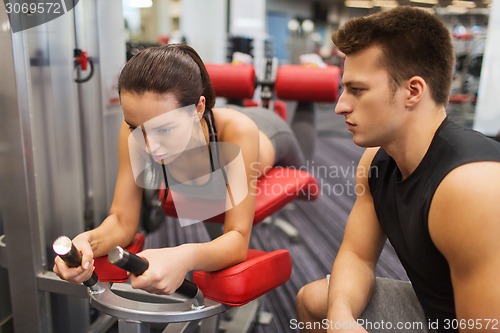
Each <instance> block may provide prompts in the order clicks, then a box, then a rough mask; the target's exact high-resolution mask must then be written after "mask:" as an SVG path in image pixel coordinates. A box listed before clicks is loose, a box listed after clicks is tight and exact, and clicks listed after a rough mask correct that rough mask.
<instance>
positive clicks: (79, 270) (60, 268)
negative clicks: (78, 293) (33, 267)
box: [53, 233, 94, 283]
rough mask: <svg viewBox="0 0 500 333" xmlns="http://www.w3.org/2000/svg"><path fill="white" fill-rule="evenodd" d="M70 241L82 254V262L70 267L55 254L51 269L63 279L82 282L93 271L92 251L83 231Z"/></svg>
mask: <svg viewBox="0 0 500 333" xmlns="http://www.w3.org/2000/svg"><path fill="white" fill-rule="evenodd" d="M72 242H73V244H74V245H75V247H76V248H77V249H78V251H80V253H81V255H82V264H81V265H80V266H78V267H75V268H70V267H68V266H67V265H66V263H65V262H64V261H63V260H62V259H61V257H59V256H57V257H56V258H55V259H54V268H53V271H54V273H56V274H57V276H59V277H60V278H61V279H63V280H66V281H69V282H73V283H82V282H84V281H87V280H88V279H89V278H90V277H91V276H92V272H93V271H94V253H93V252H92V247H91V246H90V243H89V239H88V236H87V235H86V234H85V233H83V234H80V235H78V236H76V237H75V238H74V239H73V240H72Z"/></svg>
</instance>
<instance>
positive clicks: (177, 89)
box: [118, 44, 215, 110]
mask: <svg viewBox="0 0 500 333" xmlns="http://www.w3.org/2000/svg"><path fill="white" fill-rule="evenodd" d="M124 91H127V92H132V93H136V94H142V93H145V92H153V93H157V94H164V93H171V94H173V95H174V96H175V97H176V99H177V101H178V102H179V103H180V104H181V106H187V105H191V104H197V103H198V100H199V98H200V96H205V99H206V108H207V109H208V110H211V109H212V108H213V107H214V105H215V93H214V90H213V88H212V84H211V83H210V78H209V76H208V73H207V69H206V68H205V65H204V64H203V61H202V60H201V58H200V56H199V55H198V53H197V52H196V51H195V50H194V49H193V48H192V47H190V46H188V45H186V44H170V45H167V46H162V47H151V48H147V49H144V50H142V51H141V52H139V53H137V54H136V55H135V56H133V57H132V59H130V60H129V61H128V62H127V63H126V64H125V66H124V67H123V69H122V71H121V73H120V78H119V79H118V93H119V94H121V93H122V92H124Z"/></svg>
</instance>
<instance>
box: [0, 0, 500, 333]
mask: <svg viewBox="0 0 500 333" xmlns="http://www.w3.org/2000/svg"><path fill="white" fill-rule="evenodd" d="M68 1H69V0H68ZM68 1H66V3H68ZM55 2H57V1H55ZM75 2H77V4H76V6H75V7H74V9H72V10H68V12H67V13H66V14H64V15H62V16H60V17H58V18H56V19H54V20H52V21H50V22H47V23H44V24H42V25H39V26H36V27H33V28H30V29H26V30H23V31H19V32H15V33H14V32H12V30H11V28H10V25H9V18H8V16H7V12H6V8H5V7H4V6H3V5H0V45H1V47H0V73H2V80H0V105H1V106H0V114H1V115H2V122H0V161H1V162H0V180H1V181H0V332H1V333H5V332H14V331H15V332H86V331H88V329H89V325H90V318H92V316H93V315H94V313H93V310H92V308H90V306H89V304H88V300H87V299H85V298H84V297H75V296H73V295H70V294H71V292H70V291H68V292H67V293H66V292H65V288H66V287H65V286H64V283H61V282H58V281H55V280H54V281H49V280H48V279H46V274H47V273H48V271H50V269H51V268H52V262H53V254H52V251H51V244H52V242H53V240H54V239H55V238H56V237H57V236H59V235H63V234H64V235H68V236H74V235H76V234H77V233H79V232H81V231H83V230H85V229H86V228H91V227H92V226H95V225H97V224H99V223H100V222H101V221H102V219H103V218H104V217H105V216H106V215H107V212H108V209H109V206H110V204H111V199H112V196H113V190H114V182H115V177H116V171H117V169H118V162H117V138H118V131H119V126H120V120H121V119H122V114H121V110H120V104H119V100H118V95H117V92H116V79H117V76H118V74H119V72H120V69H121V67H122V66H123V64H124V63H125V61H126V60H127V58H128V57H130V56H132V55H133V54H134V53H135V52H137V50H140V49H142V48H145V47H149V46H153V45H163V44H166V43H174V42H187V43H188V44H190V45H191V46H193V47H194V48H195V49H196V50H197V51H198V52H199V53H200V55H201V57H202V58H203V59H204V61H205V62H206V63H226V62H232V61H234V59H233V54H234V52H236V51H238V52H242V53H247V54H250V55H251V56H252V63H253V64H254V66H255V70H256V72H257V75H258V76H262V75H263V68H264V61H265V59H266V58H269V57H275V58H277V59H278V62H279V65H284V64H299V63H300V62H301V57H300V56H301V55H303V54H316V55H318V56H319V58H321V60H322V62H324V63H325V64H327V65H334V66H340V67H341V66H342V56H341V55H340V54H339V53H337V52H336V50H335V47H334V46H333V45H332V43H331V41H330V35H331V33H332V32H333V31H335V29H337V28H338V27H339V26H340V25H341V24H342V23H343V22H345V21H346V20H348V19H349V18H351V17H354V16H360V15H365V14H368V13H373V12H376V11H380V10H385V9H386V8H391V7H393V6H398V5H411V6H419V7H422V8H425V9H426V10H429V11H432V12H433V13H434V14H435V15H437V16H439V17H440V18H441V19H442V20H443V22H445V24H446V25H447V26H448V27H449V29H450V32H451V33H452V36H453V42H454V45H455V50H456V59H457V66H456V71H455V81H454V84H453V87H452V94H451V98H450V104H449V108H448V115H449V117H450V118H451V119H452V120H454V121H456V122H458V123H460V124H462V125H465V126H467V127H470V128H474V129H476V130H479V131H481V132H483V133H484V134H486V135H488V136H490V137H496V138H498V136H499V134H500V108H499V105H500V103H499V100H498V87H499V86H500V67H499V66H500V65H499V64H500V46H499V45H498V42H497V43H495V41H498V40H500V39H499V38H500V3H499V1H498V0H475V1H461V0H418V1H417V0H412V1H408V0H399V1H396V0H345V1H344V0H322V1H320V0H303V1H294V0H252V1H246V0H215V1H198V0H143V1H141V0H106V1H104V0H100V1H97V0H80V1H75ZM408 33H409V34H411V32H408ZM75 49H78V50H83V51H84V52H86V54H88V56H89V57H90V59H91V60H92V61H93V62H92V65H93V66H92V67H93V73H92V77H88V75H90V74H89V70H86V71H83V70H81V68H78V66H76V67H75V59H77V58H75V55H74V50H75ZM87 79H88V80H87ZM77 81H79V82H77ZM255 98H256V99H259V91H256V94H255ZM286 104H287V110H288V119H289V120H290V121H291V119H293V112H294V108H295V104H296V103H294V101H291V100H290V101H286ZM333 109H334V104H333V103H316V107H315V113H316V114H315V119H316V127H315V129H316V132H317V137H316V141H315V147H314V156H313V161H314V163H316V166H317V167H318V170H320V169H319V167H320V166H329V167H331V166H335V167H337V168H343V169H344V170H350V169H349V168H352V167H353V166H355V165H356V163H357V161H358V159H359V157H360V155H361V152H362V150H361V149H360V148H359V147H356V146H355V145H354V144H353V143H352V142H351V140H350V136H349V133H348V132H347V131H346V130H345V128H344V126H343V122H342V119H337V117H336V116H335V115H334V113H333ZM314 176H316V177H317V178H318V180H319V181H320V184H322V185H328V186H329V188H334V186H335V185H339V187H337V188H338V189H340V188H342V189H344V191H342V193H334V194H330V195H323V196H321V198H320V199H319V200H317V201H316V202H313V203H311V202H297V203H295V205H294V206H293V207H292V208H289V209H284V210H283V211H282V212H281V213H280V215H281V217H282V218H284V219H286V220H288V221H289V222H290V223H292V224H293V225H294V226H295V227H296V228H297V229H298V231H299V234H300V239H299V240H298V241H297V240H295V241H293V240H291V239H289V238H287V237H286V236H285V235H284V234H282V233H279V232H276V231H275V230H273V229H272V226H257V227H256V228H255V234H254V235H253V236H252V237H253V238H252V247H254V248H262V249H264V250H270V249H276V248H285V249H288V250H289V251H290V253H291V255H292V259H293V269H294V270H293V273H292V278H291V279H290V281H289V282H287V283H286V284H285V285H283V286H281V287H279V288H277V289H276V290H273V291H272V292H270V293H268V294H267V295H266V296H265V300H266V302H264V309H265V310H266V311H269V312H271V313H272V314H273V315H274V318H273V320H272V322H271V323H270V324H268V325H256V326H255V327H254V331H255V332H288V331H290V330H291V329H290V328H289V322H290V319H291V318H294V317H295V314H294V312H293V311H294V305H293V302H294V296H295V294H296V292H297V291H298V289H299V288H300V286H301V285H303V284H305V283H307V282H310V281H312V280H314V279H318V278H321V277H323V276H324V275H325V274H326V273H328V272H329V271H330V268H331V264H332V262H333V259H334V258H335V254H336V251H337V250H338V246H339V244H340V241H341V239H342V233H343V226H344V223H345V220H346V217H347V214H348V212H349V210H350V208H351V206H352V204H353V200H354V197H353V195H352V194H353V191H349V185H346V184H349V183H350V184H352V177H353V176H354V173H352V172H346V173H345V174H344V176H343V177H338V178H335V179H332V178H331V177H328V175H324V174H323V175H322V174H315V175H314ZM349 193H350V194H349ZM154 215H155V214H154V212H151V214H150V218H158V216H156V217H155V216H154ZM160 220H161V223H160V224H158V226H157V227H155V228H154V230H150V232H149V233H147V234H146V245H147V246H150V247H157V246H173V245H176V244H180V243H182V242H189V241H193V242H194V241H203V240H206V237H207V235H206V232H205V231H204V229H203V226H200V225H196V226H193V227H189V228H188V227H187V228H180V227H178V224H176V223H175V221H172V220H171V218H166V217H164V216H160ZM377 273H378V274H379V275H380V276H387V277H395V278H401V279H405V278H406V276H405V274H404V271H403V269H402V268H401V267H400V265H399V263H398V262H397V260H396V257H395V254H394V252H393V251H392V249H391V247H390V246H389V245H387V246H386V248H385V249H384V252H383V255H382V258H381V261H380V263H379V265H378V267H377ZM54 289H59V292H58V293H54V292H51V291H52V290H54ZM63 317H64V318H65V320H60V318H63Z"/></svg>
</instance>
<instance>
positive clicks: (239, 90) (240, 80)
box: [205, 64, 255, 100]
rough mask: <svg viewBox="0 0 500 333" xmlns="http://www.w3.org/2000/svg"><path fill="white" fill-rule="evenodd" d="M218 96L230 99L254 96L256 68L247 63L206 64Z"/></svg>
mask: <svg viewBox="0 0 500 333" xmlns="http://www.w3.org/2000/svg"><path fill="white" fill-rule="evenodd" d="M205 67H206V68H207V71H208V75H209V76H210V82H211V83H212V86H213V88H214V91H215V95H216V96H217V97H224V98H227V99H230V100H241V99H244V98H252V97H253V94H254V91H255V69H254V68H253V66H252V65H245V64H235V65H233V64H205Z"/></svg>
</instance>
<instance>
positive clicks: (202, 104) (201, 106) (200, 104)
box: [196, 96, 205, 119]
mask: <svg viewBox="0 0 500 333" xmlns="http://www.w3.org/2000/svg"><path fill="white" fill-rule="evenodd" d="M203 113H205V96H200V99H199V100H198V104H196V114H198V119H201V118H202V117H203Z"/></svg>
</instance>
